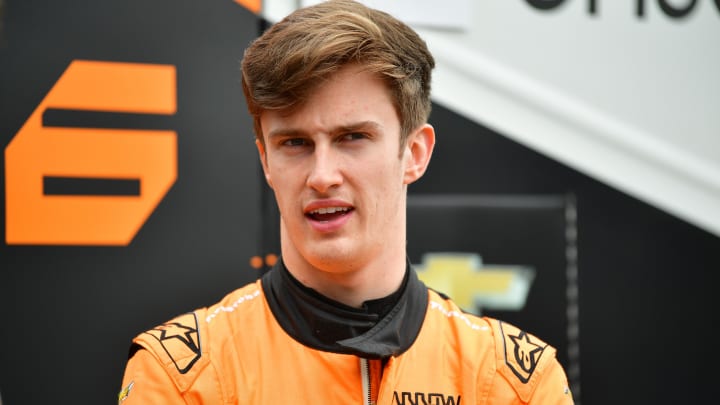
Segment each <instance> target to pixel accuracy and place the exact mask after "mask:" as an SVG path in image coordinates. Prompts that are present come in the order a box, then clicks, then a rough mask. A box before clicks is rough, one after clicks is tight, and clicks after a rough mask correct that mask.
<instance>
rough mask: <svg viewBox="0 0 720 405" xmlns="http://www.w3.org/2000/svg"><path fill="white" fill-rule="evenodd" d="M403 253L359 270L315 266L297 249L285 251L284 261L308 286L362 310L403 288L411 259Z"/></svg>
mask: <svg viewBox="0 0 720 405" xmlns="http://www.w3.org/2000/svg"><path fill="white" fill-rule="evenodd" d="M399 253H400V254H393V255H392V256H391V257H388V258H385V257H382V256H377V257H374V258H373V260H372V261H369V262H368V263H367V264H365V265H364V266H360V267H357V268H354V266H353V265H352V264H350V263H348V264H346V266H345V267H342V266H343V264H342V263H334V264H333V266H332V267H331V266H327V267H325V268H321V267H320V266H313V265H312V264H311V263H309V262H308V261H306V260H304V258H303V257H302V256H301V255H300V254H299V253H298V252H297V251H296V250H294V249H283V260H284V262H285V265H286V266H287V269H288V271H289V272H290V274H292V275H293V277H295V278H296V279H297V280H298V281H299V282H300V283H302V284H303V285H304V286H306V287H308V288H312V289H313V290H315V291H317V292H318V293H320V294H322V295H324V296H326V297H328V298H330V299H332V300H334V301H338V302H341V303H343V304H345V305H348V306H351V307H355V308H360V307H361V306H362V304H363V303H364V302H366V301H369V300H375V299H378V298H383V297H386V296H388V295H390V294H392V293H393V292H395V291H397V289H398V288H400V285H401V284H402V281H403V277H404V276H405V269H406V265H407V259H406V256H405V252H404V251H400V252H399ZM354 264H356V263H354Z"/></svg>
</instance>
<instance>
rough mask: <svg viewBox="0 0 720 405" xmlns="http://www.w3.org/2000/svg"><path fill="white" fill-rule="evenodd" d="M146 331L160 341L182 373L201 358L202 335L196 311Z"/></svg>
mask: <svg viewBox="0 0 720 405" xmlns="http://www.w3.org/2000/svg"><path fill="white" fill-rule="evenodd" d="M145 333H147V334H149V335H151V336H152V337H154V338H155V339H157V340H158V341H159V342H160V344H161V345H162V347H163V349H165V352H167V354H168V356H170V359H172V361H173V363H175V367H177V369H178V371H179V372H180V373H181V374H185V373H187V372H188V371H189V370H190V369H191V368H192V366H193V364H195V362H196V361H198V359H199V358H200V353H201V350H200V335H199V334H198V323H197V318H196V317H195V313H188V314H185V315H181V316H179V317H177V318H175V319H173V320H172V321H171V322H168V323H165V324H162V325H160V326H158V327H156V328H154V329H151V330H149V331H147V332H145Z"/></svg>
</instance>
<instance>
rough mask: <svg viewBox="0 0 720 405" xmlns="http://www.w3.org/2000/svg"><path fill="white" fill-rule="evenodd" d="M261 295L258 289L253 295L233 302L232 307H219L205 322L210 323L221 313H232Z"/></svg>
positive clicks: (244, 296) (247, 295) (246, 295)
mask: <svg viewBox="0 0 720 405" xmlns="http://www.w3.org/2000/svg"><path fill="white" fill-rule="evenodd" d="M259 295H260V290H259V289H258V290H255V292H253V293H251V294H245V295H243V296H241V297H240V298H238V299H237V300H235V302H233V303H232V305H230V306H227V307H226V306H222V305H219V306H218V307H217V308H215V310H214V311H213V312H212V313H211V314H210V315H208V316H207V318H205V322H208V323H210V321H212V320H213V318H215V317H216V316H217V315H218V314H219V313H220V312H232V311H234V310H235V309H236V308H237V307H239V306H240V304H242V303H243V302H245V301H250V300H252V299H254V298H257V297H258V296H259Z"/></svg>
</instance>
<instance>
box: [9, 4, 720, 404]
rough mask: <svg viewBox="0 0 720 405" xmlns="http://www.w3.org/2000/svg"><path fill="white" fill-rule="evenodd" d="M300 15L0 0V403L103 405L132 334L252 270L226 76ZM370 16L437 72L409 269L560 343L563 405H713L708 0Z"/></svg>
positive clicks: (253, 166)
mask: <svg viewBox="0 0 720 405" xmlns="http://www.w3.org/2000/svg"><path fill="white" fill-rule="evenodd" d="M314 2H315V1H308V0H302V1H301V0H264V1H260V0H245V1H241V0H237V1H232V0H207V1H204V2H197V1H189V0H173V1H170V0H154V1H152V2H147V1H139V0H124V1H104V2H97V1H87V0H65V1H62V2H57V1H51V0H0V145H2V147H3V155H2V161H3V164H2V165H0V184H2V187H0V193H2V195H1V198H0V208H2V209H0V229H2V230H3V232H4V235H5V237H4V238H3V240H2V241H1V242H0V319H2V326H1V327H0V395H1V397H2V399H0V402H2V403H3V404H5V405H16V404H45V403H49V402H61V403H65V402H72V403H81V404H84V403H87V404H98V403H114V402H116V398H117V392H118V391H119V389H120V382H121V378H122V372H123V368H124V365H125V362H126V360H127V352H128V348H129V343H130V340H131V339H132V337H133V336H135V335H136V334H138V333H140V332H142V331H144V330H146V329H149V328H152V327H153V326H155V325H157V324H159V323H162V322H163V321H165V320H167V319H169V318H171V317H173V316H175V315H177V314H180V313H183V312H186V311H191V310H193V309H195V308H198V307H201V306H206V305H210V304H212V303H214V302H216V301H217V300H219V299H220V298H221V297H222V296H223V295H225V294H226V293H228V292H230V291H231V290H232V289H234V288H236V287H239V286H241V285H243V284H245V283H247V282H249V281H251V280H254V279H256V278H257V277H258V276H260V275H261V274H262V273H263V272H265V271H267V269H268V265H269V264H270V263H272V262H273V259H274V255H276V254H277V253H278V251H279V245H278V228H277V224H278V218H277V209H276V206H275V202H274V200H273V197H272V195H271V193H270V192H269V189H268V188H267V186H266V185H265V184H264V180H263V178H262V176H261V171H260V167H259V163H258V160H257V157H256V156H257V155H256V150H255V146H254V141H253V133H252V124H251V121H250V119H249V117H248V115H247V112H246V109H245V103H244V101H243V98H242V90H241V86H240V73H239V65H240V60H241V57H242V54H243V51H244V49H245V47H246V46H247V45H248V43H249V42H250V41H252V40H253V39H254V38H256V37H257V36H258V35H259V33H260V32H262V30H263V29H265V28H266V27H268V26H269V25H271V24H272V23H273V22H275V21H277V20H278V19H280V18H282V17H283V16H284V15H286V14H287V13H289V12H290V11H292V10H293V9H295V8H297V7H299V6H302V5H307V4H311V3H314ZM365 3H367V4H369V5H371V6H375V7H379V8H383V9H385V10H386V11H388V12H390V13H393V14H394V15H396V16H398V17H400V18H401V19H403V20H405V21H407V22H408V23H410V24H411V25H413V27H415V28H416V29H417V30H418V31H419V32H420V34H421V35H422V36H423V38H425V39H426V41H427V42H428V45H429V47H430V48H431V51H432V52H433V53H434V55H435V57H436V59H437V69H436V71H435V74H434V81H433V92H434V98H433V103H434V104H433V112H432V115H431V118H430V122H431V123H432V124H433V125H434V126H435V129H436V133H437V146H436V150H435V154H434V156H433V160H432V163H431V166H430V169H429V171H428V172H427V174H426V175H425V176H424V177H423V178H422V179H421V180H420V181H419V182H417V183H416V184H414V185H413V186H411V187H410V191H409V192H410V196H409V202H408V216H409V219H408V222H409V224H408V254H409V256H410V259H411V261H412V262H413V263H414V264H415V265H416V267H417V268H418V270H419V273H420V275H421V277H423V278H424V279H426V280H427V282H428V283H440V284H441V287H438V288H442V289H443V290H446V291H448V293H449V294H450V295H453V296H456V297H462V300H461V301H462V302H461V304H462V305H464V307H465V308H466V309H467V310H468V311H471V312H475V313H478V314H482V315H490V316H495V317H500V318H502V319H505V320H507V321H510V322H513V323H516V324H517V325H518V326H520V327H522V328H523V329H525V330H527V331H528V332H530V333H533V334H536V335H538V336H539V337H541V338H542V339H544V340H546V341H547V342H548V343H550V344H552V345H553V346H555V347H557V348H558V356H559V359H560V361H561V362H562V363H563V365H564V366H565V367H566V370H567V372H568V377H569V379H570V383H571V385H572V389H573V393H574V395H575V400H576V403H577V404H580V403H583V404H586V405H587V404H607V403H613V404H638V403H648V404H649V403H652V404H675V403H692V402H696V401H697V402H699V401H700V399H701V398H703V399H704V398H707V397H709V395H711V394H713V391H712V387H713V384H714V377H715V375H716V373H714V372H713V371H712V370H713V366H714V365H715V364H716V363H717V361H718V360H720V358H718V354H717V352H716V351H714V350H712V347H713V346H712V332H711V328H712V327H713V324H714V323H716V322H717V320H718V315H717V313H716V311H715V310H714V309H713V308H716V307H715V305H716V304H713V302H714V293H715V286H714V284H713V283H712V281H711V277H712V276H713V275H714V274H713V272H714V271H716V270H718V269H720V138H719V137H720V114H717V109H718V106H720V80H718V79H717V72H720V52H719V51H718V49H720V3H719V2H718V1H717V0H692V1H688V0H637V1H630V2H616V1H603V0H564V1H563V0H553V1H547V0H545V1H539V0H509V1H503V2H499V1H485V0H484V1H471V0H445V1H443V2H437V1H430V0H415V1H410V0H397V1H392V2H391V1H369V0H367V1H365ZM491 279H492V280H501V281H502V282H499V283H497V282H496V283H494V284H493V283H490V282H489V281H488V280H491ZM713 279H714V278H713ZM468 285H470V286H472V288H471V289H470V290H465V289H463V288H462V286H468ZM707 370H710V371H707Z"/></svg>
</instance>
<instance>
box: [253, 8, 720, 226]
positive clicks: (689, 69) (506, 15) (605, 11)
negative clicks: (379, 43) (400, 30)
mask: <svg viewBox="0 0 720 405" xmlns="http://www.w3.org/2000/svg"><path fill="white" fill-rule="evenodd" d="M313 2H317V0H303V1H292V0H266V2H265V10H264V12H265V15H266V17H267V18H268V19H269V20H271V21H275V20H277V19H278V18H281V17H282V16H284V15H285V14H287V13H288V12H290V11H291V10H293V9H294V8H295V7H297V6H298V5H300V4H306V3H307V4H309V3H313ZM366 2H367V3H369V4H371V5H374V6H377V7H382V8H385V9H386V10H387V11H389V12H391V13H393V14H395V15H397V16H398V17H400V18H401V19H406V20H407V21H409V22H411V23H412V25H414V26H415V27H416V28H417V29H418V31H419V32H420V33H421V35H422V36H423V37H424V38H425V39H426V41H427V42H428V46H429V47H430V48H431V50H432V52H433V53H434V55H435V56H436V58H437V70H436V72H435V76H434V83H433V86H434V88H433V92H434V101H436V102H438V103H440V104H442V105H444V106H446V107H448V108H450V109H452V110H454V111H456V112H458V113H460V114H462V115H464V116H466V117H468V118H470V119H473V120H475V121H477V122H479V123H481V124H483V125H486V126H489V127H491V128H493V129H495V130H496V131H498V132H499V133H501V134H503V135H505V136H507V137H509V138H512V139H514V140H516V141H518V142H520V143H522V144H525V145H527V146H529V147H531V148H534V149H536V150H538V151H540V152H542V153H544V154H546V155H547V156H550V157H552V158H554V159H557V160H558V161H560V162H563V163H565V164H567V165H568V166H571V167H573V168H575V169H577V170H579V171H581V172H584V173H586V174H588V175H590V176H592V177H594V178H596V179H598V180H600V181H603V182H606V183H607V184H609V185H611V186H613V187H616V188H617V189H619V190H622V191H624V192H626V193H628V194H630V195H633V196H635V197H637V198H639V199H641V200H644V201H646V202H648V203H650V204H653V205H655V206H657V207H659V208H661V209H663V210H665V211H667V212H669V213H671V214H673V215H676V216H678V217H680V218H682V219H684V220H686V221H688V222H690V223H692V224H694V225H696V226H698V227H700V228H703V229H705V230H707V231H709V232H712V233H714V234H717V235H720V111H718V110H720V2H718V1H715V0H696V1H692V0H633V1H616V0H594V1H593V0H565V1H562V0H554V1H545V4H548V3H549V4H557V7H554V8H552V9H550V10H545V11H543V10H539V9H536V8H534V7H533V6H532V5H531V3H532V1H531V0H513V1H500V0H477V1H469V0H443V1H430V0H415V1H410V0H394V1H390V0H386V1H377V0H366ZM591 4H594V5H595V9H594V11H590V5H591ZM639 5H643V6H644V9H643V15H642V16H639V15H638V6H639ZM661 5H664V6H667V7H669V9H675V10H682V9H685V8H691V10H692V11H690V12H689V13H688V14H687V15H685V16H684V17H682V18H674V17H671V16H669V15H668V12H665V11H663V9H662V7H661ZM667 7H666V8H667ZM453 13H454V14H455V15H456V16H457V20H456V22H457V25H456V26H451V24H452V22H453V19H452V15H453ZM448 16H450V17H448Z"/></svg>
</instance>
